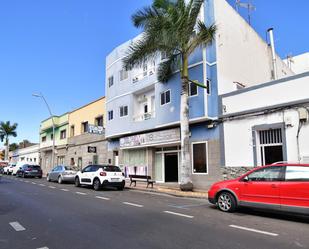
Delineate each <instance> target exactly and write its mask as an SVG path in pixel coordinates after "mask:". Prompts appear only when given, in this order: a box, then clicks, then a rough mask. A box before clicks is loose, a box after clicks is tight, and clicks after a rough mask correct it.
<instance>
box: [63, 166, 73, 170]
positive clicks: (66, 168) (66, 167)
mask: <svg viewBox="0 0 309 249" xmlns="http://www.w3.org/2000/svg"><path fill="white" fill-rule="evenodd" d="M64 168H65V170H73V168H71V167H68V166H64Z"/></svg>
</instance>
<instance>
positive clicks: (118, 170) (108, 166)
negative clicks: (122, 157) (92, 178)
mask: <svg viewBox="0 0 309 249" xmlns="http://www.w3.org/2000/svg"><path fill="white" fill-rule="evenodd" d="M100 168H102V169H103V170H104V171H111V172H121V170H120V168H119V167H117V166H110V165H105V166H100Z"/></svg>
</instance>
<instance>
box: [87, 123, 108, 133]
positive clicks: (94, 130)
mask: <svg viewBox="0 0 309 249" xmlns="http://www.w3.org/2000/svg"><path fill="white" fill-rule="evenodd" d="M88 133H91V134H99V135H103V133H104V128H103V126H96V125H91V124H90V125H88Z"/></svg>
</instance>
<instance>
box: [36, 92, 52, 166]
mask: <svg viewBox="0 0 309 249" xmlns="http://www.w3.org/2000/svg"><path fill="white" fill-rule="evenodd" d="M32 96H34V97H37V98H42V99H43V101H44V103H45V104H46V106H47V109H48V112H49V115H50V117H51V120H52V124H53V146H52V163H51V164H52V165H51V166H52V168H53V167H54V163H55V122H54V116H53V114H52V112H51V110H50V107H49V105H48V103H47V101H46V99H45V98H44V96H43V94H42V93H39V94H36V93H33V94H32Z"/></svg>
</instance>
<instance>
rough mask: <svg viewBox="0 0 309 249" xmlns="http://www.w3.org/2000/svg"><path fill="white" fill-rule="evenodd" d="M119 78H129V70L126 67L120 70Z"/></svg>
mask: <svg viewBox="0 0 309 249" xmlns="http://www.w3.org/2000/svg"><path fill="white" fill-rule="evenodd" d="M119 78H120V81H122V80H126V79H127V78H128V71H127V70H125V69H121V70H120V71H119Z"/></svg>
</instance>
